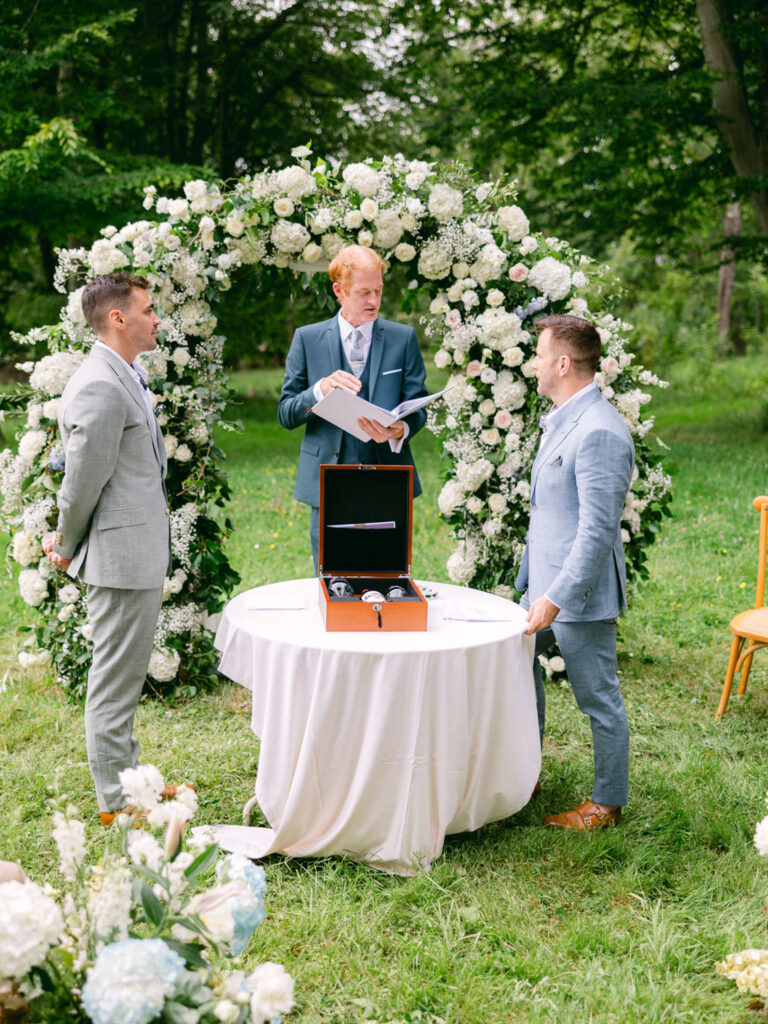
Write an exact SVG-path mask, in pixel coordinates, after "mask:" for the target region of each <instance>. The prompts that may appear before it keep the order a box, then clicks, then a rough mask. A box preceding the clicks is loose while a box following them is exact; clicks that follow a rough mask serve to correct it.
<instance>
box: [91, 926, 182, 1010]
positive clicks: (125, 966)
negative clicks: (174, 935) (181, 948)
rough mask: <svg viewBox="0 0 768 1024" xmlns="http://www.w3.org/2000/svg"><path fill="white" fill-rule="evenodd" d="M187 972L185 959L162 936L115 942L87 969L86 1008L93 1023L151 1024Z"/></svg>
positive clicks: (103, 950) (105, 948)
mask: <svg viewBox="0 0 768 1024" xmlns="http://www.w3.org/2000/svg"><path fill="white" fill-rule="evenodd" d="M184 971H185V965H184V961H183V960H182V958H181V957H180V956H179V954H178V953H174V951H173V950H172V949H169V947H168V946H166V944H165V943H164V942H163V940H162V939H122V940H121V941H120V942H113V943H111V944H110V945H109V946H105V947H104V949H102V951H101V952H100V953H99V955H98V956H97V957H96V962H95V963H94V965H93V967H91V968H89V970H88V980H87V981H86V983H85V984H84V985H83V1008H84V1009H85V1012H86V1013H87V1014H88V1017H89V1018H90V1019H91V1020H92V1021H93V1024H149V1021H152V1020H155V1018H156V1017H158V1016H159V1015H160V1014H161V1013H162V1010H163V1004H164V1003H165V1000H166V999H167V998H168V996H171V995H173V992H174V990H175V988H176V983H177V981H178V980H179V978H180V977H181V975H182V974H183V973H184Z"/></svg>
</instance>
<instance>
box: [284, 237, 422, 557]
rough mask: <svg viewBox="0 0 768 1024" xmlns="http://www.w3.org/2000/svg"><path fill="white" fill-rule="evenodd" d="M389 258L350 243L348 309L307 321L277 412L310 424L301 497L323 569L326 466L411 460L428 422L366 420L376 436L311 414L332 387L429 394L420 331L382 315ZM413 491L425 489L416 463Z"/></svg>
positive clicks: (344, 262)
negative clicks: (353, 431) (320, 539)
mask: <svg viewBox="0 0 768 1024" xmlns="http://www.w3.org/2000/svg"><path fill="white" fill-rule="evenodd" d="M385 268H386V264H385V263H384V260H382V259H381V257H380V256H379V255H378V254H377V253H375V252H374V251H373V250H372V249H368V248H366V247H365V246H362V245H350V246H347V247H346V248H345V249H342V250H341V252H339V253H338V255H337V256H336V257H335V258H334V260H333V261H332V263H331V265H330V266H329V268H328V273H329V276H330V278H331V281H332V282H333V292H334V294H335V296H336V298H337V299H338V301H339V304H340V306H341V309H340V310H339V313H338V315H337V316H334V317H332V318H331V319H330V320H324V321H322V322H321V323H316V324H309V325H307V326H306V327H300V328H299V329H298V330H297V331H296V333H295V334H294V336H293V341H292V342H291V347H290V350H289V352H288V358H287V360H286V364H285V378H284V380H283V389H282V392H281V394H280V402H279V405H278V417H279V419H280V422H281V424H282V425H283V426H284V427H287V429H288V430H293V429H295V428H296V427H302V426H303V427H305V432H304V437H303V439H302V442H301V447H300V450H299V468H298V473H297V476H296V489H295V491H294V497H295V498H296V500H297V501H301V502H304V504H306V505H310V506H311V508H312V516H311V520H310V541H311V544H312V557H313V558H314V561H315V571H317V560H318V536H319V518H320V517H319V505H320V466H321V465H328V464H333V463H341V464H358V463H362V464H366V465H382V464H383V465H410V466H413V457H412V455H411V452H410V447H409V444H408V442H409V440H410V438H411V437H413V435H414V434H415V433H416V432H417V431H418V430H420V429H421V428H422V427H423V426H424V422H425V420H426V413H425V411H424V409H419V410H418V411H417V412H414V413H411V414H410V415H409V416H406V417H404V419H402V420H397V421H396V422H395V423H393V424H392V425H391V426H389V427H385V426H383V425H382V424H381V423H379V422H377V421H376V420H371V419H366V418H363V419H360V420H358V424H359V426H360V427H361V428H362V429H363V431H364V432H365V433H366V434H368V436H369V437H370V441H359V440H358V439H357V438H356V437H354V436H353V435H352V434H349V433H347V432H346V431H344V430H342V429H341V428H340V427H336V426H334V425H333V424H332V423H329V422H328V421H327V420H324V419H322V418H321V417H319V416H315V415H313V413H312V407H313V406H314V405H315V403H316V402H319V401H320V399H321V398H322V397H323V395H327V394H328V392H329V391H331V389H332V388H347V389H348V390H350V391H352V392H354V393H355V394H357V395H359V396H360V397H361V398H365V399H367V400H368V401H370V402H373V403H374V404H375V405H378V406H380V407H382V408H384V409H394V408H395V406H397V405H399V404H400V403H401V402H404V401H407V400H408V399H412V398H421V397H423V396H425V395H426V393H427V392H426V389H425V385H424V381H425V376H426V371H425V369H424V361H423V359H422V358H421V352H420V351H419V344H418V340H417V338H416V332H415V331H414V329H413V328H412V327H408V326H406V325H405V324H398V323H393V322H392V321H390V320H383V319H381V318H380V317H379V307H380V306H381V296H382V291H383V287H384V285H383V274H384V270H385ZM413 493H414V497H415V496H416V495H418V494H420V493H421V486H420V484H419V478H418V475H417V474H416V472H415V469H414V480H413Z"/></svg>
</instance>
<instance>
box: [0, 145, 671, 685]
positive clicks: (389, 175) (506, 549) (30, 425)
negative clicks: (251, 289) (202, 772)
mask: <svg viewBox="0 0 768 1024" xmlns="http://www.w3.org/2000/svg"><path fill="white" fill-rule="evenodd" d="M293 157H294V159H295V161H296V162H295V163H294V164H293V165H291V166H289V167H286V168H284V169H282V170H280V171H265V172H263V173H260V174H257V175H255V176H252V177H250V176H249V177H245V178H243V179H242V180H241V181H239V182H237V183H236V184H235V185H234V186H232V187H231V188H230V189H228V190H226V191H222V190H220V189H219V187H218V186H217V185H215V184H212V183H208V182H205V181H199V180H198V181H190V182H187V184H186V185H185V186H184V196H183V197H175V198H174V197H167V196H159V195H158V194H157V192H156V189H155V188H154V186H149V187H147V188H146V189H145V194H146V195H145V201H144V206H145V209H146V210H147V211H149V216H151V217H152V219H151V220H139V221H136V222H134V223H131V224H128V225H126V226H125V227H123V228H121V229H120V230H119V231H118V230H117V229H116V228H115V227H113V226H110V227H107V228H104V229H103V231H102V237H101V238H100V239H98V240H97V241H96V242H94V244H93V245H92V246H91V248H90V249H72V250H64V251H63V252H61V254H60V258H59V265H58V270H57V274H56V282H57V286H58V287H59V288H60V290H61V291H66V289H67V287H69V286H71V283H72V282H76V283H77V282H80V281H82V280H88V279H90V278H93V277H95V276H97V275H99V274H104V273H109V272H111V271H114V270H118V269H129V270H132V271H134V272H137V273H142V274H144V275H145V276H146V277H147V278H148V279H149V282H150V285H151V288H152V290H153V298H154V300H155V306H156V309H157V311H158V313H159V315H160V316H161V317H162V323H161V328H160V331H159V335H158V341H159V344H158V348H157V350H156V351H155V352H154V353H151V354H149V355H148V356H147V357H146V359H145V365H146V367H147V369H148V371H149V374H150V388H151V390H152V393H153V395H154V399H155V401H156V406H157V411H158V416H159V421H160V424H161V426H162V428H163V432H164V435H165V444H166V451H167V454H168V459H169V477H168V485H169V486H168V490H169V495H170V500H171V509H172V511H171V526H172V543H173V558H174V567H175V568H174V572H173V575H172V576H170V577H169V578H168V579H167V580H166V587H165V591H166V593H165V598H166V600H165V603H164V606H163V612H162V614H161V617H160V623H159V625H158V630H157V635H156V638H155V651H154V654H153V657H152V661H151V663H150V668H149V675H150V677H151V679H152V681H153V682H154V684H155V686H156V688H160V689H166V690H169V689H175V688H178V687H181V688H183V689H185V690H186V691H187V692H194V689H195V687H197V686H199V685H201V684H202V683H204V682H205V680H206V679H207V678H209V677H210V673H211V671H212V666H213V654H212V646H211V634H210V631H209V630H208V629H207V628H206V623H207V621H208V616H209V615H210V614H212V613H215V612H216V611H218V610H220V608H221V606H222V604H223V602H224V600H225V599H226V597H227V595H228V594H229V593H230V592H231V589H232V586H233V585H234V583H235V582H236V580H237V576H236V574H235V573H234V572H233V571H232V569H231V567H230V566H229V565H228V562H227V560H226V557H225V555H224V553H223V550H222V543H223V539H224V535H225V533H226V532H227V531H228V530H229V529H230V528H231V527H230V524H229V523H228V521H226V520H225V521H223V522H221V521H220V520H219V519H218V518H217V515H216V506H223V505H224V504H225V503H226V500H227V498H228V496H229V492H228V489H227V485H226V481H225V479H224V477H223V475H222V473H221V459H222V453H221V452H220V451H219V450H218V449H217V448H216V446H215V444H214V435H215V432H216V431H217V430H219V429H222V428H223V427H225V426H226V424H224V423H223V421H222V414H223V410H224V407H225V404H226V401H227V393H228V392H227V385H226V379H225V376H224V374H223V371H222V363H221V356H222V347H223V345H224V341H225V339H224V338H223V337H221V336H220V335H217V334H216V316H215V314H214V312H213V306H214V305H215V303H216V302H217V301H218V300H219V299H220V297H221V293H222V292H225V291H227V289H229V287H230V285H231V275H232V274H233V273H234V272H235V271H240V270H241V268H246V269H245V270H244V271H243V272H248V273H252V274H255V275H257V277H258V278H259V279H260V282H261V283H262V285H263V287H264V288H265V289H269V287H270V280H271V279H272V278H273V276H274V275H275V274H278V273H286V272H290V273H294V274H298V273H303V274H304V284H305V286H306V287H312V288H315V289H316V291H317V294H318V298H319V301H320V303H321V304H325V305H328V304H329V302H330V299H329V290H328V282H327V275H326V274H325V273H324V271H325V270H326V269H327V266H328V263H329V261H330V260H331V259H332V258H333V257H334V256H335V255H336V253H337V252H338V251H339V249H341V248H342V247H343V246H345V245H347V244H349V243H351V242H357V243H359V244H361V245H367V246H371V247H373V248H374V249H376V250H377V251H378V252H379V253H380V254H381V255H382V256H383V257H384V259H385V260H387V261H388V262H389V263H390V265H397V264H400V265H402V266H403V267H404V268H405V270H406V274H407V278H408V280H409V286H408V289H407V291H406V294H405V298H404V302H403V308H404V309H405V310H406V311H410V310H413V309H416V308H419V302H420V301H421V300H420V296H421V295H424V296H425V299H424V301H425V303H426V305H427V306H428V312H425V314H424V317H423V326H424V334H425V336H426V338H427V339H429V341H430V343H431V344H432V346H433V347H434V349H435V355H434V360H435V363H436V365H437V366H438V367H440V368H442V369H444V370H446V371H448V370H450V371H451V376H450V379H449V382H448V383H449V391H448V392H447V394H446V399H445V403H438V404H437V411H433V412H432V413H431V415H430V418H429V421H428V422H429V426H430V427H431V429H432V430H433V431H434V432H435V433H437V434H438V435H439V437H440V438H441V441H442V448H443V451H444V452H445V453H446V454H447V456H448V457H449V459H450V462H451V466H452V468H451V471H450V473H449V475H448V479H447V482H446V484H445V487H444V488H443V490H442V492H441V494H440V499H439V505H440V510H441V513H442V515H443V516H444V517H445V518H446V519H447V520H448V522H449V523H450V525H451V527H452V529H453V535H454V538H455V540H456V549H455V551H454V553H453V554H452V555H451V557H450V559H449V561H448V572H449V574H450V577H451V579H452V580H454V581H455V582H457V583H466V584H471V585H472V586H475V587H480V588H482V589H488V590H495V591H496V592H497V593H501V594H504V595H506V596H511V594H512V591H511V587H510V581H511V580H512V579H513V578H514V572H515V566H516V563H517V562H518V561H519V557H520V554H521V551H522V546H523V541H524V537H525V532H526V528H527V522H528V500H529V497H530V495H529V490H528V477H529V473H530V466H531V463H532V461H533V458H534V455H535V452H536V448H537V445H538V437H539V432H538V418H539V415H540V413H541V411H543V408H542V401H541V399H540V398H539V396H538V395H537V393H536V381H535V379H534V378H533V375H532V371H531V367H530V364H531V359H532V357H533V355H534V352H535V345H536V340H535V335H534V333H533V331H532V328H533V325H534V322H535V320H536V319H537V318H538V317H539V316H541V315H543V314H545V313H562V312H572V313H575V314H578V315H581V316H584V317H587V318H589V319H591V320H592V321H594V322H595V323H596V325H597V327H598V330H599V331H600V334H601V337H602V339H603V350H604V358H603V361H602V365H601V370H600V373H599V374H598V383H599V384H600V386H601V388H602V389H603V393H604V394H605V395H606V397H608V398H609V399H610V400H611V401H612V402H614V403H615V405H616V406H617V408H618V410H619V412H620V413H621V415H622V417H623V418H624V420H625V422H626V423H627V426H628V427H629V429H630V431H631V433H632V434H633V436H634V440H635V444H636V447H637V472H636V475H635V479H634V482H633V485H632V489H631V491H630V493H629V495H628V498H627V503H626V507H625V509H624V515H623V519H622V527H623V531H622V535H623V537H624V541H625V544H626V550H627V561H628V564H629V569H630V574H631V573H632V572H633V571H634V572H636V573H637V572H641V573H642V566H643V561H644V558H645V550H646V548H647V546H648V545H649V544H650V543H651V542H652V541H653V539H654V537H655V534H656V532H657V530H658V525H659V523H660V521H661V519H662V518H663V516H664V515H665V514H666V512H667V507H668V501H669V478H668V477H667V476H666V475H665V474H664V472H663V470H662V468H661V465H660V459H659V455H658V454H657V453H655V452H654V451H652V450H651V448H650V446H649V445H648V444H647V442H646V440H645V438H646V435H647V433H648V431H649V430H650V428H651V426H652V424H653V418H652V417H649V416H646V415H645V408H646V405H647V403H648V402H649V401H650V395H649V394H648V392H647V391H646V390H644V389H646V388H647V387H648V386H651V385H659V384H661V383H662V382H661V381H659V380H658V379H657V378H656V377H655V376H654V375H653V374H652V373H650V372H648V371H645V370H643V369H642V368H640V367H636V366H635V365H634V363H633V357H632V355H631V354H629V353H628V352H626V350H625V344H626V338H627V331H628V325H627V324H625V323H623V322H622V321H620V320H617V319H615V318H614V317H613V316H612V315H611V313H610V312H607V311H606V301H602V300H601V301H602V306H601V307H600V308H596V309H594V310H593V309H592V308H591V307H590V306H589V303H588V296H589V295H603V294H604V293H605V291H606V286H605V282H604V281H603V280H602V278H601V272H600V270H599V269H598V268H596V267H595V266H594V265H593V264H592V262H591V261H590V260H589V259H588V258H587V257H586V256H583V255H580V254H579V253H578V252H576V251H575V250H574V249H572V248H571V247H570V246H568V245H567V243H565V242H563V241H561V240H559V239H556V238H549V237H543V236H541V235H538V234H535V233H533V232H532V230H531V226H530V224H529V222H528V219H527V217H526V216H525V214H524V212H523V211H522V210H521V209H520V207H518V206H516V205H514V203H513V200H514V198H515V193H514V187H513V183H512V182H508V181H503V180H500V181H496V182H486V183H483V184H478V182H477V181H476V180H475V179H474V177H473V176H472V175H471V174H470V173H469V172H468V171H467V169H466V168H463V167H461V166H454V167H446V166H444V165H442V164H437V163H434V164H433V163H426V162H423V161H418V160H416V161H408V160H406V159H405V158H403V157H401V156H396V157H394V158H389V157H385V158H384V159H382V160H381V161H376V162H374V161H368V162H366V163H352V164H348V165H346V166H342V165H341V164H338V163H336V162H332V161H331V162H327V161H323V160H318V161H316V162H313V161H311V159H310V157H311V154H310V152H309V150H308V149H307V148H306V147H300V148H299V149H297V150H294V151H293ZM80 291H81V289H80V288H76V289H75V290H74V291H72V292H71V293H70V295H69V298H68V301H67V305H66V306H65V307H64V309H63V310H62V318H61V322H60V323H58V324H56V325H55V326H53V327H46V328H38V329H35V330H33V331H31V332H30V333H29V334H28V335H27V336H26V337H25V338H18V339H17V340H18V341H19V342H20V343H22V344H32V343H39V342H40V341H44V342H45V344H46V345H47V347H48V350H49V353H50V354H49V355H47V356H45V357H44V358H43V359H41V360H40V361H39V362H38V363H36V364H25V366H24V367H23V368H24V369H26V370H27V371H28V372H29V374H30V377H29V386H30V387H29V392H28V400H27V404H26V412H27V418H26V428H25V429H24V431H23V432H22V433H21V436H20V437H19V444H18V451H17V452H16V453H14V452H12V451H11V450H6V451H4V452H2V453H1V454H0V491H2V496H3V504H2V510H1V512H0V514H1V515H2V521H3V523H4V525H5V527H6V529H7V530H8V531H9V532H11V533H12V534H13V544H12V557H13V558H14V559H15V560H16V561H17V562H18V563H19V566H20V567H21V572H20V575H19V586H20V589H21V594H22V597H23V599H24V600H25V601H26V602H27V603H28V604H30V605H33V606H34V607H36V608H38V609H39V612H40V622H41V625H40V626H39V627H38V629H37V630H36V637H35V641H36V646H35V647H34V648H33V647H30V649H28V650H25V651H23V652H22V656H21V658H22V663H23V664H27V665H30V664H35V663H37V662H39V661H41V660H47V659H49V658H52V659H53V661H54V663H55V669H56V672H57V674H58V676H59V678H60V679H61V681H62V682H63V683H64V685H65V686H67V687H69V688H70V690H72V691H73V692H82V690H83V688H84V683H85V673H86V670H87V665H88V661H89V651H88V644H89V642H90V626H89V623H88V621H87V615H86V611H85V604H84V600H83V597H82V593H81V589H80V587H79V586H78V585H77V584H75V583H71V582H69V581H66V580H65V579H62V578H60V577H59V576H58V575H56V574H55V573H53V571H52V570H51V568H50V565H49V563H48V562H47V560H45V559H44V558H43V557H42V548H41V543H40V541H41V537H42V534H43V533H44V532H45V531H46V530H48V529H52V528H53V527H54V525H55V522H56V491H57V490H58V487H59V485H60V481H61V477H62V473H63V469H64V459H63V451H62V448H61V444H60V441H59V439H58V437H57V431H56V414H57V409H58V398H59V396H60V394H61V392H62V390H63V388H64V386H65V384H66V382H67V380H68V379H69V377H70V376H71V374H72V373H73V372H74V370H75V368H76V367H77V366H78V365H79V363H80V361H81V360H82V359H83V358H84V355H85V352H86V351H87V349H88V348H89V347H90V344H91V343H92V341H93V336H92V334H91V332H90V330H89V329H88V328H87V327H86V325H85V323H84V321H83V316H82V309H81V306H80ZM590 301H591V300H590ZM331 305H333V304H332V303H331ZM15 401H16V402H17V403H18V398H17V399H15ZM431 408H432V409H433V410H434V407H431Z"/></svg>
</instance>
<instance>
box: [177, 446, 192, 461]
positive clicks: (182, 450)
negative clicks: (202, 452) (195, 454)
mask: <svg viewBox="0 0 768 1024" xmlns="http://www.w3.org/2000/svg"><path fill="white" fill-rule="evenodd" d="M174 457H175V458H176V460H177V461H178V462H189V460H190V459H191V458H192V449H191V448H190V447H189V445H186V444H180V445H179V447H178V448H177V449H176V452H175V455H174Z"/></svg>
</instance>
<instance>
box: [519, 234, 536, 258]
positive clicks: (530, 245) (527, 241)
mask: <svg viewBox="0 0 768 1024" xmlns="http://www.w3.org/2000/svg"><path fill="white" fill-rule="evenodd" d="M538 248H539V243H538V242H537V241H536V239H535V238H534V237H533V235H526V236H525V238H524V239H523V240H522V242H521V243H520V255H521V256H528V255H529V254H530V253H532V252H536V250H537V249H538Z"/></svg>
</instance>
